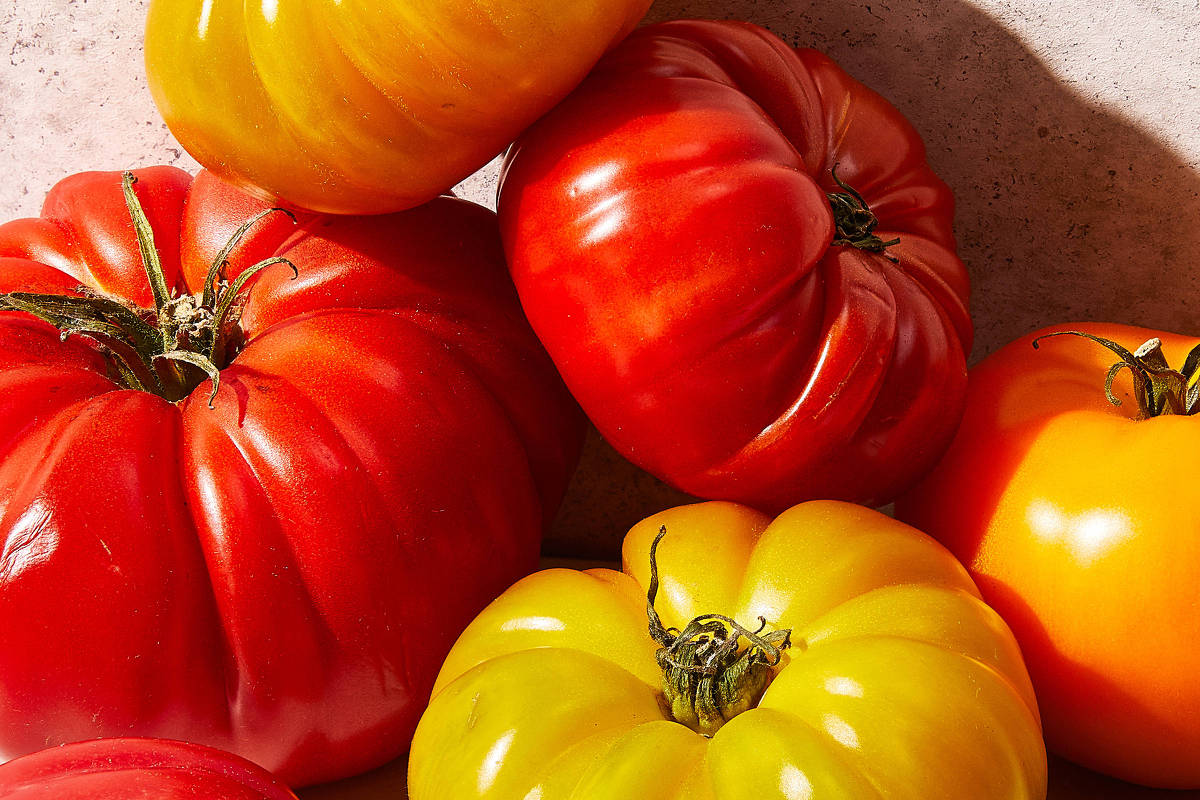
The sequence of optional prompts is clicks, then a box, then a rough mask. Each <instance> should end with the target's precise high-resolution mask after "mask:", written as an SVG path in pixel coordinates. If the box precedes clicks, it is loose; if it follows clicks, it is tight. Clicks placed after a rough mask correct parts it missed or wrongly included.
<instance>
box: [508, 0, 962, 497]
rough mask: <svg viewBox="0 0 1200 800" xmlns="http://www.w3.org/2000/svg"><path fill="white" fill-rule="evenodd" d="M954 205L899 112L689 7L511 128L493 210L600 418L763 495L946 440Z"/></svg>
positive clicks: (685, 479)
mask: <svg viewBox="0 0 1200 800" xmlns="http://www.w3.org/2000/svg"><path fill="white" fill-rule="evenodd" d="M835 172H836V177H835ZM838 181H841V182H842V184H843V185H841V186H839V184H838ZM855 193H857V194H858V196H856V194H855ZM952 206H953V200H952V197H951V195H950V191H949V189H948V188H947V187H946V185H945V184H943V183H942V182H941V181H940V180H938V178H937V177H936V176H935V175H934V174H933V172H932V171H931V170H930V168H929V167H928V165H927V164H926V163H925V153H924V147H923V145H922V144H921V140H920V138H919V137H918V135H917V133H916V131H914V130H913V128H912V126H911V125H909V124H908V122H907V121H905V119H904V118H903V117H902V116H901V115H900V114H899V112H897V111H896V109H894V108H893V107H892V106H890V105H889V104H888V103H887V102H886V101H884V100H883V99H882V98H881V97H880V96H879V95H877V94H875V93H874V92H872V91H870V90H869V89H867V88H866V87H864V86H863V85H862V84H860V83H858V82H856V81H854V80H853V79H852V78H850V77H849V76H848V75H846V73H844V72H843V71H842V70H841V69H839V68H838V67H837V66H836V65H835V64H834V63H833V62H832V61H830V60H829V59H828V58H826V57H825V56H823V55H820V54H819V53H816V52H814V51H812V50H800V51H793V50H792V49H791V48H790V47H788V46H787V45H785V44H784V43H783V42H781V41H780V40H779V39H777V38H775V37H774V36H772V35H771V34H769V33H767V32H766V31H764V30H762V29H761V28H757V27H754V26H752V25H747V24H742V23H731V22H687V21H685V22H670V23H666V24H662V25H656V26H651V27H647V28H643V29H641V30H639V31H637V32H636V33H635V34H633V35H632V36H631V37H630V38H629V39H627V40H626V41H625V42H624V43H623V44H622V45H621V46H620V47H619V48H618V49H617V50H615V51H614V52H613V53H611V54H610V55H609V56H607V57H606V58H605V59H604V60H603V61H602V62H601V63H600V65H599V66H598V67H597V69H596V71H595V72H594V73H593V74H592V76H591V77H590V78H589V79H588V80H587V81H586V82H585V83H584V84H583V85H582V86H581V87H580V89H579V90H578V91H576V92H575V93H574V94H573V95H571V97H570V98H569V99H568V100H567V101H565V102H564V103H563V104H562V105H560V106H559V107H558V108H557V109H555V110H554V111H553V112H552V113H550V114H549V115H548V116H546V117H545V118H543V119H542V120H541V121H540V122H538V124H537V125H535V126H534V127H533V128H532V129H531V130H530V131H529V132H527V133H526V134H525V135H523V136H522V137H521V138H520V139H519V140H518V141H517V142H516V144H515V145H514V147H513V149H512V151H511V152H510V155H509V157H508V160H507V163H506V165H505V172H504V176H503V182H502V186H501V191H500V204H499V213H500V224H501V234H502V236H503V237H504V244H505V249H506V252H507V253H508V256H509V262H510V267H511V270H512V274H513V278H514V279H515V281H516V284H517V288H518V289H519V291H520V294H521V301H522V304H523V305H524V307H525V311H526V313H527V314H528V316H529V319H530V321H531V322H532V324H533V327H534V330H535V331H536V332H537V334H538V336H539V337H540V338H541V340H542V342H543V344H545V345H546V348H547V350H548V351H549V352H550V355H551V357H552V358H554V360H555V363H556V364H557V365H558V367H559V370H560V372H561V373H562V375H563V377H564V378H565V379H566V381H567V385H568V386H569V387H570V388H571V391H572V393H573V394H574V395H575V397H576V398H577V399H578V400H579V401H580V403H581V405H582V406H583V408H584V411H586V412H587V414H588V416H589V417H591V419H592V421H593V422H594V423H595V424H596V427H597V428H598V429H599V431H600V433H601V434H603V435H604V437H605V438H606V439H608V440H609V441H610V442H611V443H612V444H613V445H614V446H615V447H616V449H617V450H618V451H620V452H621V453H622V454H623V455H624V456H625V457H627V458H629V459H631V460H632V461H634V462H635V463H636V464H638V465H639V466H641V467H643V468H645V469H646V470H648V471H649V472H651V473H653V474H654V475H656V476H658V477H659V478H662V479H664V480H666V481H667V482H668V483H671V484H673V485H674V486H676V487H677V488H680V489H682V490H684V491H685V492H688V493H689V494H692V495H696V496H699V497H706V498H713V499H724V500H738V501H741V502H745V503H748V504H750V505H753V506H756V507H760V508H765V509H777V510H778V509H782V508H786V507H787V506H789V505H791V504H793V503H795V502H797V501H799V500H803V499H812V498H836V499H845V500H856V501H860V502H864V503H868V504H879V503H884V502H888V501H890V500H891V499H892V498H893V497H894V495H895V494H897V493H898V492H899V491H901V490H902V489H904V488H906V487H907V486H908V485H909V484H910V483H911V482H913V481H914V480H915V479H916V478H917V477H918V476H920V475H921V473H922V472H923V471H924V470H926V469H928V468H930V467H931V466H932V465H933V464H934V463H935V461H936V459H937V457H938V456H939V455H940V454H941V452H942V450H943V449H944V447H945V445H946V444H947V443H948V442H949V440H950V436H951V435H952V434H953V431H954V427H955V425H956V423H957V422H958V417H959V415H960V413H961V407H962V401H963V396H964V393H965V384H966V366H965V360H964V353H965V352H967V351H968V350H969V349H970V345H971V322H970V318H969V316H968V314H967V309H966V300H967V294H968V286H967V276H966V272H965V270H964V268H963V265H962V263H961V262H960V261H959V259H958V258H957V256H956V255H955V250H954V247H955V245H954V237H953V235H952V232H951V218H952V215H953V214H952V212H953V208H952ZM835 207H836V208H835ZM876 225H878V227H877V228H876V227H875V226H876ZM897 240H898V241H897Z"/></svg>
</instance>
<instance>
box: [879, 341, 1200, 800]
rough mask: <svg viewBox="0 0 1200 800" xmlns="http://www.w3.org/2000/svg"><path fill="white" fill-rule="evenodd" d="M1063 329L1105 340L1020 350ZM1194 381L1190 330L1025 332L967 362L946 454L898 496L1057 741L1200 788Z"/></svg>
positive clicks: (1112, 766) (1165, 783)
mask: <svg viewBox="0 0 1200 800" xmlns="http://www.w3.org/2000/svg"><path fill="white" fill-rule="evenodd" d="M1068 330H1075V331H1077V332H1079V333H1083V334H1087V335H1088V336H1092V337H1099V338H1100V339H1101V340H1102V342H1100V343H1097V342H1095V341H1087V340H1085V339H1084V338H1080V337H1076V336H1070V335H1057V336H1055V338H1052V339H1046V340H1044V341H1041V342H1039V343H1038V344H1039V345H1040V347H1039V349H1038V350H1034V349H1033V347H1032V346H1031V344H1032V343H1033V342H1034V341H1035V338H1036V337H1038V336H1039V335H1042V336H1044V335H1047V334H1051V335H1053V334H1062V333H1063V332H1064V331H1068ZM1104 342H1107V343H1108V346H1109V347H1110V348H1111V350H1110V349H1106V347H1102V346H1101V344H1102V343H1104ZM1160 345H1161V347H1160ZM1114 365H1118V366H1117V367H1116V370H1118V371H1116V372H1115V371H1114ZM1106 381H1107V382H1108V383H1109V387H1108V391H1107V392H1106V387H1105V383H1106ZM1198 383H1200V340H1197V338H1196V337H1194V336H1178V335H1175V334H1169V333H1162V332H1159V331H1153V330H1146V329H1144V328H1133V327H1129V326H1125V325H1109V324H1097V323H1091V324H1086V325H1080V326H1057V327H1055V328H1049V329H1047V330H1044V331H1040V332H1039V333H1038V334H1031V335H1029V336H1025V337H1022V338H1021V339H1018V340H1017V341H1015V342H1013V343H1011V344H1009V345H1008V346H1006V347H1004V348H1002V349H1001V350H999V351H997V352H996V353H993V354H992V355H991V356H989V357H988V358H987V359H986V360H985V361H983V363H981V364H980V365H979V366H978V367H976V368H975V369H974V370H972V372H971V384H970V390H969V393H968V396H967V410H966V414H965V415H964V417H963V422H962V427H961V429H960V430H959V432H958V434H957V435H956V436H955V438H954V443H953V444H952V445H951V446H950V449H949V450H948V451H947V453H946V457H945V459H943V461H942V462H941V463H940V464H939V465H938V467H937V469H935V470H934V471H933V472H932V473H930V475H929V476H928V477H927V478H925V479H924V480H923V481H922V482H921V483H920V484H918V486H917V487H916V488H915V489H914V490H913V491H911V492H910V493H908V494H907V495H906V496H905V497H904V498H902V499H901V500H900V501H898V502H897V503H896V513H897V516H900V517H901V518H903V519H905V520H906V521H910V522H912V523H913V524H919V525H921V526H922V527H923V528H924V529H925V530H928V531H929V532H930V533H932V534H933V535H935V536H936V537H937V538H938V539H940V540H941V541H942V542H943V543H945V544H946V545H947V546H948V547H949V548H950V549H951V550H952V551H954V554H955V555H957V556H958V557H959V559H961V560H962V562H963V564H965V565H966V566H967V568H968V569H969V570H970V571H971V573H972V575H973V576H974V578H975V581H976V582H977V583H978V584H979V588H980V590H981V591H982V592H983V596H984V598H985V599H986V600H987V601H988V603H990V604H991V605H992V606H993V607H994V608H995V609H996V610H997V611H999V612H1000V614H1001V615H1002V616H1003V617H1004V619H1005V620H1006V621H1007V622H1008V623H1009V625H1011V626H1012V629H1013V633H1015V634H1016V636H1017V641H1018V642H1019V643H1020V645H1021V650H1022V651H1023V652H1024V654H1025V660H1026V663H1027V664H1028V665H1029V672H1030V675H1031V677H1032V678H1033V686H1034V689H1035V690H1036V692H1037V696H1038V704H1039V705H1040V706H1041V709H1042V716H1043V720H1044V722H1045V726H1046V742H1047V744H1048V745H1049V746H1050V748H1051V749H1053V750H1054V751H1056V752H1058V753H1060V754H1062V755H1064V756H1066V757H1068V758H1070V759H1072V760H1073V761H1077V762H1079V763H1080V764H1083V765H1084V766H1086V767H1090V768H1091V769H1094V770H1097V771H1100V772H1103V773H1106V774H1109V775H1113V776H1116V777H1118V778H1121V779H1123V780H1127V781H1133V782H1136V783H1144V784H1148V785H1152V786H1161V787H1166V788H1173V789H1187V788H1190V789H1200V646H1198V643H1200V536H1198V535H1197V532H1198V531H1200V508H1198V504H1197V502H1196V500H1197V499H1198V492H1197V484H1196V474H1197V471H1196V459H1197V455H1196V454H1197V451H1198V450H1200V418H1197V417H1196V416H1195V414H1196V413H1197V412H1198V411H1200V399H1198V397H1197V391H1198V390H1197V389H1196V386H1197V384H1198ZM1106 395H1107V396H1106ZM1189 796H1191V795H1189Z"/></svg>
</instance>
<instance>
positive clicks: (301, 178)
mask: <svg viewBox="0 0 1200 800" xmlns="http://www.w3.org/2000/svg"><path fill="white" fill-rule="evenodd" d="M650 2H651V0H569V2H564V0H455V1H454V2H449V1H448V0H301V1H300V2H296V1H295V0H293V1H292V2H280V0H262V2H253V3H250V2H244V0H151V3H150V11H149V17H148V20H147V23H146V67H147V74H148V77H149V83H150V89H151V92H152V93H153V95H154V99H155V102H156V103H157V104H158V108H159V110H160V111H161V112H162V115H163V118H164V119H165V120H166V122H167V125H168V126H169V127H170V129H171V132H172V133H174V134H175V136H176V138H177V139H179V141H180V143H181V144H182V145H183V146H184V148H186V149H187V151H188V152H189V153H191V155H192V156H193V157H195V158H196V160H197V161H199V162H200V163H201V164H203V165H204V166H206V167H207V168H208V169H210V170H212V171H214V172H217V173H219V174H221V175H222V176H224V177H226V178H229V179H231V180H233V181H234V182H236V183H238V184H240V185H242V186H243V187H245V188H247V189H251V190H256V191H257V192H258V193H259V194H260V195H261V196H263V198H264V199H268V198H269V199H274V200H282V201H284V202H286V203H288V204H291V205H294V206H299V207H302V208H307V209H311V210H313V211H321V212H330V213H353V214H371V213H383V212H391V211H400V210H402V209H405V208H410V207H412V206H416V205H420V204H421V203H424V202H426V201H427V200H430V199H432V198H433V197H436V196H437V195H439V194H441V193H442V192H444V191H446V190H447V189H449V188H450V187H451V186H453V185H454V184H455V183H457V182H458V181H460V180H461V179H463V178H465V177H466V176H468V175H470V174H471V173H472V172H474V171H475V170H476V169H478V168H479V167H481V166H483V165H484V164H485V163H487V161H488V160H489V159H491V158H492V157H493V156H495V155H496V154H498V153H499V152H500V151H501V150H502V149H503V148H504V147H506V146H507V145H508V143H509V142H511V141H512V140H513V139H514V138H516V136H517V134H518V133H520V132H521V131H522V130H524V129H525V128H526V127H528V126H529V124H530V123H532V122H533V121H534V120H535V119H537V118H538V117H539V116H541V115H542V114H544V113H545V112H546V111H548V110H549V109H550V108H551V107H552V106H553V105H554V104H555V103H557V102H558V101H559V100H561V99H562V98H563V97H564V96H566V94H567V93H568V92H570V91H571V89H573V88H574V87H575V86H576V84H578V83H579V82H580V81H581V80H582V79H583V77H584V76H585V75H586V74H587V72H588V70H589V69H591V67H592V65H593V64H595V62H596V61H597V60H598V59H599V58H600V56H601V55H603V54H604V52H605V51H606V50H607V49H608V48H609V47H611V46H612V45H614V44H616V43H617V42H618V41H620V40H621V39H622V38H624V36H625V34H627V33H629V31H630V30H632V29H633V27H634V25H636V24H637V22H638V20H640V19H641V17H642V16H643V15H644V14H645V13H646V10H647V9H648V8H649V7H650Z"/></svg>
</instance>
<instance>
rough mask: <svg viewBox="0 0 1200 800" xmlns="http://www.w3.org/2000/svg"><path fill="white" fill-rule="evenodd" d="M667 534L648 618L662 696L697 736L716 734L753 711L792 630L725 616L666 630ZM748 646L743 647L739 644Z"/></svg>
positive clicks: (653, 552)
mask: <svg viewBox="0 0 1200 800" xmlns="http://www.w3.org/2000/svg"><path fill="white" fill-rule="evenodd" d="M666 535H667V526H666V525H664V526H662V527H661V528H659V531H658V535H657V536H656V537H655V538H654V542H653V544H651V545H650V587H649V590H648V591H647V593H646V615H647V617H648V618H649V621H650V636H651V638H653V639H654V641H655V642H657V643H658V644H659V645H660V647H659V649H658V652H657V653H656V655H655V657H656V659H657V661H658V665H659V666H660V667H661V668H662V671H663V695H664V696H665V699H666V705H667V708H668V710H669V712H670V715H671V718H672V719H674V720H675V721H676V722H679V723H682V724H684V725H687V726H688V727H689V728H691V729H692V730H694V731H696V732H697V733H701V734H703V735H705V736H712V735H713V734H715V733H716V732H717V731H718V730H719V729H720V728H721V726H722V725H724V724H725V723H726V722H728V721H729V720H731V719H733V718H734V717H736V716H737V715H738V714H741V713H742V712H743V711H748V710H749V709H751V708H754V707H755V706H756V705H757V704H758V701H759V700H760V699H761V698H762V695H763V693H764V692H765V691H766V689H767V686H768V685H769V684H770V682H771V678H772V676H773V674H774V668H775V667H776V666H778V664H779V661H780V659H781V658H782V657H783V651H784V650H786V649H787V648H788V647H790V646H791V644H792V642H791V635H792V632H791V630H788V629H782V630H774V631H771V632H770V633H766V634H764V633H763V631H764V630H766V627H767V620H766V619H765V618H764V617H759V618H758V621H759V626H758V629H757V630H754V631H751V630H749V629H748V628H746V627H743V626H742V625H741V624H739V623H738V622H737V621H736V620H734V619H732V618H731V617H727V616H725V615H723V614H701V615H700V616H698V617H696V618H695V619H693V620H692V621H691V622H689V623H688V624H687V626H685V627H684V629H683V630H682V631H681V630H679V629H677V628H666V627H664V626H663V623H662V619H661V618H660V617H659V615H658V612H657V611H656V610H655V608H654V600H655V598H656V597H657V595H658V587H659V578H658V545H659V543H660V542H661V541H662V540H663V537H665V536H666ZM743 638H744V639H746V640H747V642H748V643H749V646H748V647H747V648H746V649H744V650H742V649H740V645H739V643H740V641H741V640H742V639H743Z"/></svg>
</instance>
